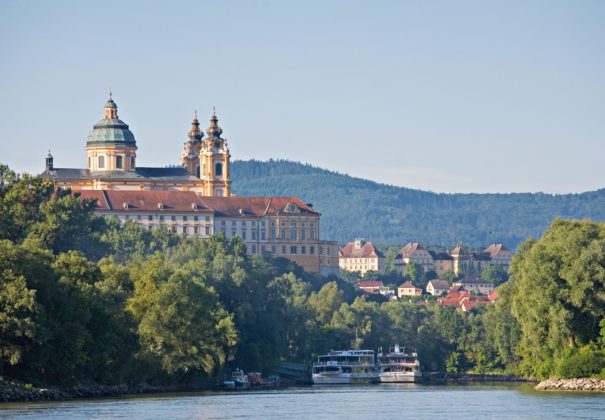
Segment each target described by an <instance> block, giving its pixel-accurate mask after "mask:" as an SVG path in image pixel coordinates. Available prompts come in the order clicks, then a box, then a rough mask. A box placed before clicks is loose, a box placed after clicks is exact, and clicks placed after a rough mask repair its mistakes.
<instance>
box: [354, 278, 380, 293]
mask: <svg viewBox="0 0 605 420" xmlns="http://www.w3.org/2000/svg"><path fill="white" fill-rule="evenodd" d="M383 288H384V283H383V282H381V281H369V280H362V281H360V282H359V289H360V290H361V291H362V292H365V293H369V294H377V293H380V290H381V289H383Z"/></svg>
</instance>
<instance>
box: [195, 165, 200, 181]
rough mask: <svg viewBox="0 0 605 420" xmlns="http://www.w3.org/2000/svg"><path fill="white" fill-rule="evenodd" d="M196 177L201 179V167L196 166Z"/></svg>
mask: <svg viewBox="0 0 605 420" xmlns="http://www.w3.org/2000/svg"><path fill="white" fill-rule="evenodd" d="M195 176H197V177H198V178H199V177H200V165H195Z"/></svg>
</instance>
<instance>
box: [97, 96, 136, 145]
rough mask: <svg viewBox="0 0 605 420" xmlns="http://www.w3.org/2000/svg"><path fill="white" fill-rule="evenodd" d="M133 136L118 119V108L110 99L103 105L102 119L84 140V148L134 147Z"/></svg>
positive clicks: (126, 125)
mask: <svg viewBox="0 0 605 420" xmlns="http://www.w3.org/2000/svg"><path fill="white" fill-rule="evenodd" d="M136 145H137V144H136V140H135V139H134V134H132V131H130V130H129V129H128V124H126V123H125V122H124V121H122V120H120V119H119V118H118V106H117V105H116V103H115V102H114V101H113V99H112V98H111V92H110V93H109V100H108V101H107V103H106V104H105V109H104V118H103V119H102V120H101V121H99V122H98V123H96V124H95V126H94V128H93V130H92V131H91V132H90V134H89V135H88V138H87V139H86V147H91V146H131V147H136Z"/></svg>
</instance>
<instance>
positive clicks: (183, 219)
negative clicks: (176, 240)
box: [124, 214, 210, 222]
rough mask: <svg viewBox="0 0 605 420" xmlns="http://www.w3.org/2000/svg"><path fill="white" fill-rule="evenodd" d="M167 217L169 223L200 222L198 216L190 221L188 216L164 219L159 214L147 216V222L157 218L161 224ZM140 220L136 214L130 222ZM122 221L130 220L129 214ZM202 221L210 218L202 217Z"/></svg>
mask: <svg viewBox="0 0 605 420" xmlns="http://www.w3.org/2000/svg"><path fill="white" fill-rule="evenodd" d="M167 217H169V218H170V221H172V222H176V221H177V220H180V221H183V222H187V221H189V220H193V221H194V222H197V221H199V220H200V218H199V216H192V217H191V219H190V218H189V216H174V215H173V216H166V217H165V216H164V215H163V214H160V215H159V216H154V215H148V216H147V220H149V221H150V222H153V221H154V220H156V218H157V219H158V220H159V221H160V222H163V221H164V220H166V219H167ZM142 218H143V216H142V215H140V214H137V215H136V218H135V217H134V216H133V219H132V220H141V219H142ZM124 219H125V220H130V215H129V214H127V215H125V216H124ZM204 220H205V221H206V222H209V221H210V216H204Z"/></svg>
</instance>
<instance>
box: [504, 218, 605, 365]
mask: <svg viewBox="0 0 605 420" xmlns="http://www.w3.org/2000/svg"><path fill="white" fill-rule="evenodd" d="M511 273H512V281H511V286H510V287H511V292H510V294H509V295H505V296H506V298H507V299H510V304H511V311H512V313H513V315H514V316H515V318H516V319H517V320H518V322H519V325H520V329H521V337H520V343H519V346H518V349H519V352H520V354H521V356H522V364H521V368H522V370H523V371H524V372H525V373H527V374H530V375H534V376H537V377H546V376H550V375H552V374H554V372H555V366H556V364H557V361H558V360H559V359H560V358H561V357H563V355H564V352H565V350H566V349H567V348H575V347H576V346H581V345H587V344H590V343H597V342H599V340H600V338H601V337H600V334H601V329H600V325H599V323H600V322H601V320H602V319H603V318H604V317H605V224H603V223H594V222H590V221H587V220H585V221H563V220H560V219H558V220H556V221H554V222H553V223H552V224H551V226H550V227H549V229H548V230H547V231H546V232H545V233H544V235H543V236H542V238H540V239H539V240H537V241H536V240H530V241H527V242H525V243H524V244H522V246H520V247H519V249H518V250H517V254H516V255H515V257H514V258H513V262H512V266H511Z"/></svg>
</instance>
